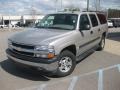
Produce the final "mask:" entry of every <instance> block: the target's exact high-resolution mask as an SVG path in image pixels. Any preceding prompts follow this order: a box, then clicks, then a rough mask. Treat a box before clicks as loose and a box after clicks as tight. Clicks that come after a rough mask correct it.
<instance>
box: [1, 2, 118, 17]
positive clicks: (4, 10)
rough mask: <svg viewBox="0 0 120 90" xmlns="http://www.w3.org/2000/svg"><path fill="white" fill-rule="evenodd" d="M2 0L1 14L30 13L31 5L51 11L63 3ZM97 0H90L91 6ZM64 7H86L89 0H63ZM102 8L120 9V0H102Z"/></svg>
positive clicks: (42, 11)
mask: <svg viewBox="0 0 120 90" xmlns="http://www.w3.org/2000/svg"><path fill="white" fill-rule="evenodd" d="M55 1H56V0H0V14H13V15H14V14H17V15H19V14H29V13H30V10H31V7H33V8H34V9H35V10H36V11H37V12H39V13H50V12H54V11H55V7H56V6H57V7H58V9H60V7H61V4H60V1H61V0H58V2H57V3H55ZM95 1H96V0H90V7H91V8H94V7H95ZM62 3H63V8H64V7H68V6H71V5H72V6H75V7H76V6H77V7H79V8H86V5H87V0H62ZM101 7H102V8H114V9H120V0H101Z"/></svg>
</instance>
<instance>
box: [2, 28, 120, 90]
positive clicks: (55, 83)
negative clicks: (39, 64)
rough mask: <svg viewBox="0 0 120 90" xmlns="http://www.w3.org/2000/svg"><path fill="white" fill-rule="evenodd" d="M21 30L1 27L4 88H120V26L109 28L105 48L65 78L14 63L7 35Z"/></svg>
mask: <svg viewBox="0 0 120 90" xmlns="http://www.w3.org/2000/svg"><path fill="white" fill-rule="evenodd" d="M20 31H22V29H17V30H16V29H14V30H9V31H8V30H7V29H6V30H0V88H1V90H73V89H74V90H120V85H119V84H120V65H119V64H120V28H111V29H109V34H108V38H107V39H106V47H105V49H104V51H102V52H98V51H96V52H94V53H91V55H89V56H88V57H87V58H85V59H84V60H82V61H81V62H79V63H78V65H77V66H76V68H75V70H74V72H73V73H72V75H70V76H67V77H63V78H56V77H46V76H44V75H41V73H40V72H26V71H25V70H24V71H21V70H19V69H17V68H15V67H14V66H13V65H12V63H11V62H10V61H9V60H8V59H7V57H6V54H5V49H6V48H7V38H8V37H9V36H11V35H13V34H14V33H17V32H20ZM56 88H57V89H56Z"/></svg>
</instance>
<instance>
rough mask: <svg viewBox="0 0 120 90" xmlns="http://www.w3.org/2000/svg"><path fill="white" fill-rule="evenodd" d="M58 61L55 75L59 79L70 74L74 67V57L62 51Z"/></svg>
mask: <svg viewBox="0 0 120 90" xmlns="http://www.w3.org/2000/svg"><path fill="white" fill-rule="evenodd" d="M58 61H59V62H58V68H57V71H56V74H55V75H57V76H59V77H64V76H67V75H69V74H71V73H72V72H73V70H74V68H75V66H76V57H75V55H74V54H73V53H72V52H70V51H68V50H65V51H63V52H62V53H61V54H60V56H59V57H58Z"/></svg>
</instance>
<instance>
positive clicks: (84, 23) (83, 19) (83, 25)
mask: <svg viewBox="0 0 120 90" xmlns="http://www.w3.org/2000/svg"><path fill="white" fill-rule="evenodd" d="M87 25H90V22H89V19H88V16H87V15H86V14H84V15H81V17H80V25H79V28H80V29H81V30H86V26H87Z"/></svg>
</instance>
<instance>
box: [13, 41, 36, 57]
mask: <svg viewBox="0 0 120 90" xmlns="http://www.w3.org/2000/svg"><path fill="white" fill-rule="evenodd" d="M12 46H13V47H18V48H22V49H28V50H34V46H29V45H23V44H18V43H14V42H12ZM12 51H13V52H15V53H18V54H21V55H27V56H34V53H31V52H26V51H19V50H16V49H15V48H12Z"/></svg>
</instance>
